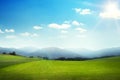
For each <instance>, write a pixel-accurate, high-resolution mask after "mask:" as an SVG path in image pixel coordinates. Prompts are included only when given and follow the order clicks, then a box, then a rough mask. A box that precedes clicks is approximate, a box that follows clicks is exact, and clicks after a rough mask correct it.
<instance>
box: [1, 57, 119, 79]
mask: <svg viewBox="0 0 120 80" xmlns="http://www.w3.org/2000/svg"><path fill="white" fill-rule="evenodd" d="M119 68H120V57H113V58H108V59H96V60H90V61H44V60H41V61H33V62H28V63H23V64H17V65H13V66H8V67H4V68H2V69H1V70H0V80H120V76H119V75H120V69H119Z"/></svg>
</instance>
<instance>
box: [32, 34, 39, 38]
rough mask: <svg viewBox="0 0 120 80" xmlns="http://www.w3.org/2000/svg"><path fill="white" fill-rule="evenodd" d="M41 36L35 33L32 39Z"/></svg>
mask: <svg viewBox="0 0 120 80" xmlns="http://www.w3.org/2000/svg"><path fill="white" fill-rule="evenodd" d="M38 36H39V35H38V34H36V33H33V34H32V35H31V37H38Z"/></svg>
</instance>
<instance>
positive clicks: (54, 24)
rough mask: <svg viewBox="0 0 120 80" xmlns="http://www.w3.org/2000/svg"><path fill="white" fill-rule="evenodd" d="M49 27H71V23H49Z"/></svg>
mask: <svg viewBox="0 0 120 80" xmlns="http://www.w3.org/2000/svg"><path fill="white" fill-rule="evenodd" d="M48 27H49V28H54V29H68V28H70V27H71V25H70V24H65V23H63V24H61V25H60V24H56V23H52V24H49V25H48Z"/></svg>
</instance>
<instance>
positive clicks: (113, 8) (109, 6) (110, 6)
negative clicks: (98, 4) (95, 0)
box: [105, 3, 119, 14]
mask: <svg viewBox="0 0 120 80" xmlns="http://www.w3.org/2000/svg"><path fill="white" fill-rule="evenodd" d="M105 10H106V12H108V13H111V14H115V13H117V12H119V8H118V5H117V4H116V3H109V4H107V5H106V6H105Z"/></svg>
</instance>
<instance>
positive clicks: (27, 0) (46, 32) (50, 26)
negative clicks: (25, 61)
mask: <svg viewBox="0 0 120 80" xmlns="http://www.w3.org/2000/svg"><path fill="white" fill-rule="evenodd" d="M118 4H120V1H119V0H0V46H1V47H14V48H21V47H38V48H43V47H60V48H87V49H93V50H96V49H103V48H110V47H120V43H119V42H120V30H119V25H120V6H119V5H118Z"/></svg>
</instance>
